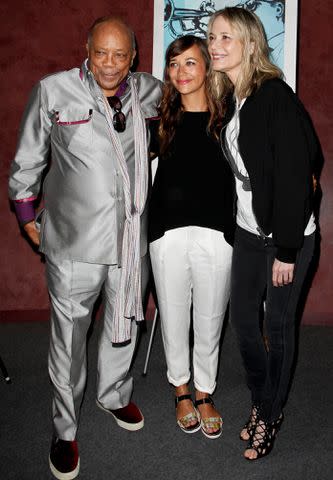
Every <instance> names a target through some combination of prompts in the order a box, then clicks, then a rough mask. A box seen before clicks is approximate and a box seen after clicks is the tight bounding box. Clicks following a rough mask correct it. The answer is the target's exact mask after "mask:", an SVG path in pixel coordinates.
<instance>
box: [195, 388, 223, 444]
mask: <svg viewBox="0 0 333 480" xmlns="http://www.w3.org/2000/svg"><path fill="white" fill-rule="evenodd" d="M204 403H210V404H211V405H213V406H214V402H213V400H212V399H211V397H205V398H200V400H196V401H195V403H194V405H195V406H196V407H198V405H203V404H204ZM200 426H201V431H202V433H203V434H204V435H205V437H207V438H209V439H211V440H214V439H215V438H219V437H220V436H221V435H222V427H223V420H222V417H204V418H203V417H201V421H200ZM211 429H213V430H214V431H213V432H210V431H209V430H211Z"/></svg>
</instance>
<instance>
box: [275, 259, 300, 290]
mask: <svg viewBox="0 0 333 480" xmlns="http://www.w3.org/2000/svg"><path fill="white" fill-rule="evenodd" d="M294 267H295V264H294V263H285V262H280V260H278V259H277V258H276V259H275V260H274V263H273V269H272V282H273V285H274V287H283V285H288V283H291V282H292V281H293V277H294Z"/></svg>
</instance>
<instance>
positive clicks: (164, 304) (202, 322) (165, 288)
mask: <svg viewBox="0 0 333 480" xmlns="http://www.w3.org/2000/svg"><path fill="white" fill-rule="evenodd" d="M150 256H151V262H152V268H153V273H154V279H155V286H156V293H157V299H158V308H159V312H160V317H161V326H162V337H163V343H164V350H165V356H166V361H167V368H168V370H167V377H168V380H169V382H170V383H172V384H173V385H174V386H180V385H183V384H185V383H187V382H188V381H189V380H190V376H191V372H190V346H189V331H190V320H191V304H193V333H194V345H193V379H194V386H195V388H196V389H197V390H199V391H202V392H207V393H210V394H211V393H213V391H214V389H215V387H216V374H217V364H218V355H219V341H220V336H221V330H222V325H223V319H224V315H225V311H226V307H227V304H228V300H229V294H230V270H231V256H232V247H231V246H230V245H229V244H228V243H227V242H226V241H225V239H224V235H223V233H221V232H218V231H216V230H211V229H209V228H202V227H183V228H176V229H173V230H169V231H167V232H166V233H165V234H164V236H163V237H162V238H159V239H158V240H155V241H154V242H152V243H151V244H150Z"/></svg>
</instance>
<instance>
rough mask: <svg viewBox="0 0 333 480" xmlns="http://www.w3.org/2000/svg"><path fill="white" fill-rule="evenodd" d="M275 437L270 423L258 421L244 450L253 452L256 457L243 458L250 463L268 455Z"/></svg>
mask: <svg viewBox="0 0 333 480" xmlns="http://www.w3.org/2000/svg"><path fill="white" fill-rule="evenodd" d="M275 436H276V430H275V432H274V433H273V427H272V423H268V422H264V420H259V421H258V423H257V425H256V428H255V431H254V433H253V435H252V436H251V438H250V440H249V443H248V445H247V448H246V450H254V451H255V452H256V453H257V456H256V457H254V458H249V457H245V458H246V460H249V461H250V462H252V461H254V460H258V459H259V458H262V457H265V456H266V455H268V454H269V453H270V452H271V451H272V449H273V446H274V440H275Z"/></svg>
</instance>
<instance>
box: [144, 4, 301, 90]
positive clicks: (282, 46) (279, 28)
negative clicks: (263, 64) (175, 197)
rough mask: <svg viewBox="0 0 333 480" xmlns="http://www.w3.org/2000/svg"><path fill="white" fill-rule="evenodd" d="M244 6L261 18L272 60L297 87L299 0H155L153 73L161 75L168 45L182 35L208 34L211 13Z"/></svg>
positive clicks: (293, 85) (287, 79) (290, 83)
mask: <svg viewBox="0 0 333 480" xmlns="http://www.w3.org/2000/svg"><path fill="white" fill-rule="evenodd" d="M235 6H237V7H241V8H246V9H247V10H250V11H251V12H253V13H255V14H256V15H258V17H259V18H260V19H261V21H262V23H263V25H264V27H265V32H266V36H267V40H268V44H269V48H270V55H271V60H272V61H273V63H275V64H276V65H278V66H279V67H280V68H281V69H282V70H283V72H284V75H285V79H286V81H287V83H289V85H290V86H291V87H292V88H293V89H295V83H296V50H297V43H296V42H297V0H215V1H208V0H207V1H202V0H155V4H154V54H153V73H154V75H155V76H157V77H159V78H162V76H163V68H164V54H165V50H166V48H167V46H168V45H169V44H170V43H171V42H172V41H173V40H174V39H175V38H177V37H179V36H182V35H189V34H192V35H197V36H199V37H202V38H205V37H206V30H207V24H208V21H209V17H210V15H211V14H212V13H214V12H216V11H217V10H220V9H221V8H224V7H235Z"/></svg>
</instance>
